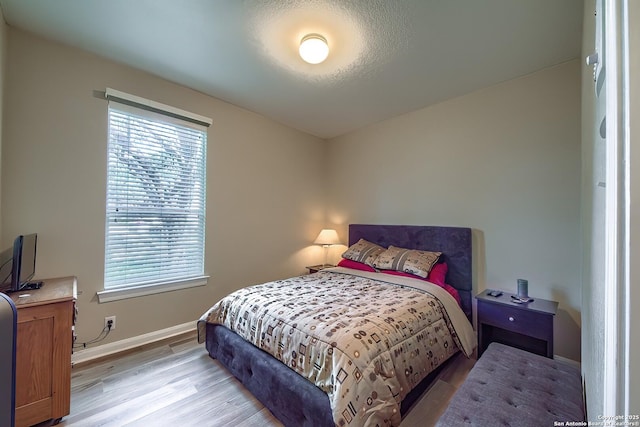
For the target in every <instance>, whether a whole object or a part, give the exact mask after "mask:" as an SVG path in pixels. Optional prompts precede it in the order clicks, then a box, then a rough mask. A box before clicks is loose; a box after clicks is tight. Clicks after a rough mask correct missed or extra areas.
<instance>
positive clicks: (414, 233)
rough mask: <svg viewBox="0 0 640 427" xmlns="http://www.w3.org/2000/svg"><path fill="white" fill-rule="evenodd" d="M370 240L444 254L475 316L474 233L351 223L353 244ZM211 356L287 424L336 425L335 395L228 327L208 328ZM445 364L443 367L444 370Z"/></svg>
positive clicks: (414, 395)
mask: <svg viewBox="0 0 640 427" xmlns="http://www.w3.org/2000/svg"><path fill="white" fill-rule="evenodd" d="M361 238H363V239H366V240H368V241H370V242H373V243H377V244H379V245H381V246H383V247H387V246H389V245H393V246H398V247H402V248H409V249H422V250H429V251H434V252H436V251H437V252H442V253H443V257H442V259H443V260H444V261H446V262H447V265H448V267H449V271H448V273H447V283H449V284H450V285H451V286H453V287H454V288H456V289H457V290H458V293H459V294H460V298H461V301H462V308H463V311H464V312H465V314H466V315H467V318H468V319H469V321H470V322H471V318H472V317H471V316H472V305H471V304H472V264H471V260H472V258H471V256H472V244H471V229H470V228H460V227H432V226H412V225H370V224H351V225H349V245H352V244H354V243H355V242H357V241H358V240H359V239H361ZM206 335H207V336H206V347H207V350H208V351H209V355H210V356H211V357H213V358H214V359H218V361H219V362H220V363H221V364H222V365H223V366H225V367H226V368H227V369H228V370H229V371H230V372H231V373H232V374H233V375H234V376H235V377H236V378H238V380H240V382H242V384H244V386H245V387H246V388H247V389H248V390H249V391H250V392H251V393H252V394H253V395H254V396H255V397H256V398H257V399H258V400H259V401H260V402H262V404H264V406H266V407H267V408H268V409H269V410H270V411H271V412H272V413H273V415H275V417H276V418H278V419H279V420H280V421H282V423H284V425H285V426H314V427H316V426H335V423H334V421H333V418H332V413H331V406H330V405H329V397H328V396H327V395H326V394H325V393H324V392H323V391H322V390H320V389H319V388H318V387H316V386H315V385H314V384H313V383H311V382H309V381H307V380H306V379H305V378H303V377H302V376H300V375H299V374H298V373H296V372H295V371H293V370H292V369H290V368H289V367H288V366H286V365H284V364H282V363H281V362H280V361H278V360H277V359H276V358H274V357H273V356H271V355H270V354H268V353H266V352H264V351H262V350H260V349H259V348H257V347H254V346H253V345H252V344H251V343H249V342H247V341H245V340H244V339H242V338H240V336H238V335H237V334H235V333H234V332H232V331H230V330H229V329H227V328H225V327H224V326H219V325H212V324H207V334H206ZM442 366H443V365H441V367H442ZM438 371H439V369H437V370H436V371H434V372H432V373H431V374H430V375H429V376H427V377H426V378H425V379H424V380H423V381H422V382H421V383H420V384H419V385H418V386H417V387H416V388H414V389H413V390H412V391H411V392H410V393H409V394H408V395H407V396H406V397H405V399H404V400H403V401H402V405H401V408H400V411H401V413H402V414H403V415H404V414H405V413H406V412H407V410H408V409H409V408H410V407H411V406H412V405H413V403H414V402H416V401H417V400H418V398H420V396H421V395H422V393H423V392H424V391H425V390H426V388H427V387H428V386H429V384H430V383H431V382H432V381H433V378H434V377H435V376H436V374H437V372H438Z"/></svg>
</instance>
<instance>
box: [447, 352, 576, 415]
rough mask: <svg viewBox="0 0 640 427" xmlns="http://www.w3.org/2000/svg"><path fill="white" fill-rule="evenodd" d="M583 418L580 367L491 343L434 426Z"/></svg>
mask: <svg viewBox="0 0 640 427" xmlns="http://www.w3.org/2000/svg"><path fill="white" fill-rule="evenodd" d="M584 420H585V413H584V405H583V396H582V381H581V375H580V370H579V369H578V368H577V367H574V366H572V365H570V364H568V363H563V362H558V361H555V360H553V359H547V358H546V357H542V356H538V355H537V354H533V353H528V352H526V351H522V350H518V349H515V348H512V347H508V346H506V345H502V344H498V343H491V344H490V345H489V347H488V348H487V351H485V352H484V353H483V354H482V357H480V359H479V360H478V362H477V363H476V364H475V366H474V367H473V369H471V372H469V375H468V377H467V379H466V380H465V381H464V382H463V383H462V385H461V386H460V388H459V389H458V391H457V392H456V394H455V395H454V396H453V398H452V399H451V402H450V403H449V406H448V407H447V409H446V411H445V412H444V414H443V415H442V417H440V419H439V420H438V423H437V424H436V426H438V427H452V426H476V427H485V426H486V427H489V426H491V427H494V426H514V427H516V426H517V427H528V426H531V427H541V426H553V425H554V421H561V422H566V421H584Z"/></svg>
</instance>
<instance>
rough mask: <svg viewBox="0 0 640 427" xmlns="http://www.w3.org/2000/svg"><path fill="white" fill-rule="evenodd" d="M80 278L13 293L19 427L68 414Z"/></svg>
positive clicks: (49, 282)
mask: <svg viewBox="0 0 640 427" xmlns="http://www.w3.org/2000/svg"><path fill="white" fill-rule="evenodd" d="M76 287H77V285H76V278H75V277H62V278H57V279H45V280H44V281H43V285H42V287H41V288H40V289H37V290H26V291H20V292H15V293H12V294H11V299H12V300H13V302H14V304H15V306H16V309H17V310H18V334H17V349H16V427H22V426H30V425H33V424H37V423H40V422H42V421H46V420H50V419H53V420H54V423H56V422H57V421H59V420H60V419H61V418H62V417H64V416H65V415H68V414H69V407H70V400H71V352H72V347H73V322H74V316H75V301H76V292H77V290H76Z"/></svg>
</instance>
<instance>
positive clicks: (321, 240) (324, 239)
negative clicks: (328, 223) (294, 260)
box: [313, 228, 340, 246]
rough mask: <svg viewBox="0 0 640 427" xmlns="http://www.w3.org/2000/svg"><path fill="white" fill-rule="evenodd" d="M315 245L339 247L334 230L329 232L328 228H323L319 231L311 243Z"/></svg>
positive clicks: (338, 240)
mask: <svg viewBox="0 0 640 427" xmlns="http://www.w3.org/2000/svg"><path fill="white" fill-rule="evenodd" d="M313 243H314V244H315V245H324V246H329V245H339V244H340V239H339V238H338V233H337V232H336V230H331V229H330V228H325V229H323V230H322V231H320V234H318V237H317V238H316V240H314V241H313Z"/></svg>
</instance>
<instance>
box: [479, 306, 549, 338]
mask: <svg viewBox="0 0 640 427" xmlns="http://www.w3.org/2000/svg"><path fill="white" fill-rule="evenodd" d="M478 323H479V324H487V325H492V326H495V327H498V328H502V329H506V330H508V331H512V332H517V333H520V334H524V335H528V336H530V337H534V338H540V339H545V338H548V337H549V335H550V334H551V335H552V334H553V316H552V315H549V314H546V313H539V312H535V311H531V310H523V309H522V308H519V307H516V306H514V307H510V306H508V305H505V304H500V305H498V304H491V303H486V302H484V301H478Z"/></svg>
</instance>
